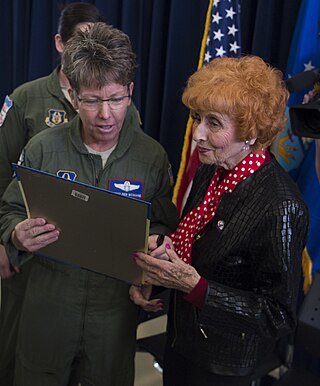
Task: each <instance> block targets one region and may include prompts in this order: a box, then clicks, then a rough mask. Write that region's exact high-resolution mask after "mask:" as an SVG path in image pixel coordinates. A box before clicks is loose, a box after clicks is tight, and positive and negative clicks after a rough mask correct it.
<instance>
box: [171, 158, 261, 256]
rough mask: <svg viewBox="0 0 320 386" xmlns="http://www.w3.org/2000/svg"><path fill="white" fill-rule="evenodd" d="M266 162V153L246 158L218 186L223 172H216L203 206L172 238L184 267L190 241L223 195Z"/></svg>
mask: <svg viewBox="0 0 320 386" xmlns="http://www.w3.org/2000/svg"><path fill="white" fill-rule="evenodd" d="M265 160H266V152H265V151H264V152H261V153H260V154H253V153H250V154H248V155H247V157H246V158H244V159H243V160H242V161H241V162H239V163H238V165H236V166H235V167H234V168H233V169H232V170H230V172H229V173H227V174H226V175H225V176H224V178H223V180H222V181H221V182H220V183H219V180H220V178H221V176H222V175H223V174H224V173H225V170H224V169H221V168H217V170H216V172H215V173H214V175H213V177H212V179H211V182H210V185H209V187H208V190H207V192H206V194H205V196H204V199H203V201H202V203H201V204H200V205H199V206H198V207H196V208H194V209H193V210H192V211H191V212H189V213H187V214H186V215H185V216H184V218H183V219H182V220H181V221H180V223H179V225H178V228H177V229H176V230H175V232H174V233H173V234H172V235H171V239H172V242H173V245H174V247H175V250H176V252H177V254H178V256H179V257H180V259H182V260H183V261H184V262H186V263H187V264H191V251H192V242H193V239H194V237H195V235H196V234H198V233H199V232H200V231H201V229H203V228H204V227H205V226H206V225H207V224H208V222H209V221H211V220H212V218H213V217H214V215H215V214H216V211H217V208H218V206H219V204H220V201H221V197H222V195H223V193H225V192H232V191H233V190H234V189H235V187H236V186H237V185H238V184H239V183H240V182H241V181H243V180H245V179H246V178H247V177H249V176H250V174H252V173H254V172H255V171H256V170H258V169H259V167H260V166H261V165H262V164H263V163H264V162H265Z"/></svg>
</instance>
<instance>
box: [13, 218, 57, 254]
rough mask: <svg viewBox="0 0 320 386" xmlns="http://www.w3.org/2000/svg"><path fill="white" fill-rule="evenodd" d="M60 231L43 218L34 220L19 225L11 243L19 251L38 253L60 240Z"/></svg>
mask: <svg viewBox="0 0 320 386" xmlns="http://www.w3.org/2000/svg"><path fill="white" fill-rule="evenodd" d="M59 234H60V232H59V230H58V229H57V228H56V227H55V225H53V224H49V223H47V222H46V220H45V219H43V218H32V219H27V220H24V221H22V222H20V223H18V224H17V225H16V227H15V229H14V231H13V232H12V234H11V241H12V243H13V245H14V246H15V247H16V248H17V249H18V250H19V251H27V252H36V251H38V250H39V249H41V248H43V247H45V246H47V245H49V244H51V243H53V242H54V241H57V240H58V237H59Z"/></svg>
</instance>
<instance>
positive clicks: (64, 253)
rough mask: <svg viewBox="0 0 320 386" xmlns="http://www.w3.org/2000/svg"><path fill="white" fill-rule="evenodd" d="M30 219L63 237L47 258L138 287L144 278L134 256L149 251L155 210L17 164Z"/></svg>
mask: <svg viewBox="0 0 320 386" xmlns="http://www.w3.org/2000/svg"><path fill="white" fill-rule="evenodd" d="M13 167H14V170H15V173H16V177H17V179H18V182H19V186H20V189H21V192H22V195H23V198H24V202H25V205H26V209H27V213H28V217H29V218H36V217H42V218H45V219H46V220H47V221H48V222H50V223H52V224H55V225H56V226H57V227H58V228H59V229H60V231H61V233H60V236H59V239H58V240H57V241H56V242H54V243H52V244H50V245H48V246H46V247H44V248H42V249H40V250H39V251H38V252H37V253H38V254H39V255H42V256H46V257H50V258H53V259H57V260H61V261H62V262H65V263H67V264H71V265H74V266H78V267H82V268H86V269H89V270H92V271H95V272H99V273H103V274H105V275H108V276H111V277H114V278H116V279H120V280H123V281H126V282H128V283H134V284H137V285H140V284H143V273H142V271H141V269H140V268H139V267H138V266H137V264H136V263H135V261H134V259H133V256H132V254H133V252H134V251H146V250H147V239H148V235H149V224H150V220H149V219H150V211H151V204H150V203H149V202H146V201H143V200H137V199H133V198H128V197H124V196H121V195H119V194H117V193H113V192H110V191H108V190H105V189H101V188H97V187H94V186H91V185H86V184H83V183H80V182H76V181H70V180H67V179H63V178H60V177H57V176H56V175H54V174H50V173H46V172H42V171H39V170H36V169H32V168H28V167H25V166H21V165H16V164H13Z"/></svg>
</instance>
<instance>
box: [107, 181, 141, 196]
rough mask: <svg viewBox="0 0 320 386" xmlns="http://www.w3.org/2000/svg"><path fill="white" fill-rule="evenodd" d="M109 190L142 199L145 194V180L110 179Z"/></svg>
mask: <svg viewBox="0 0 320 386" xmlns="http://www.w3.org/2000/svg"><path fill="white" fill-rule="evenodd" d="M109 190H110V191H111V192H113V193H118V194H121V196H125V197H130V198H136V199H141V198H142V196H143V182H139V181H129V180H110V183H109Z"/></svg>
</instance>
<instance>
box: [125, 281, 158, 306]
mask: <svg viewBox="0 0 320 386" xmlns="http://www.w3.org/2000/svg"><path fill="white" fill-rule="evenodd" d="M151 292H152V285H145V286H143V287H137V286H134V285H132V286H131V287H130V289H129V296H130V299H131V300H132V301H133V303H134V304H136V305H137V306H140V307H141V308H143V309H144V310H145V311H148V312H157V311H161V310H163V303H162V300H161V299H152V300H149V298H150V296H151Z"/></svg>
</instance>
